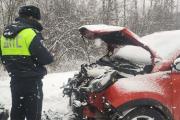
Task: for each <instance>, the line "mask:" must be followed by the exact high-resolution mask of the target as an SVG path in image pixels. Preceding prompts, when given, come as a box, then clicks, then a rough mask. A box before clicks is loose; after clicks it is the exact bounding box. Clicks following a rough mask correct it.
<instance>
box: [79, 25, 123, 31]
mask: <svg viewBox="0 0 180 120" xmlns="http://www.w3.org/2000/svg"><path fill="white" fill-rule="evenodd" d="M81 28H86V29H88V30H90V31H101V32H106V31H120V30H123V29H124V27H119V26H113V25H105V24H97V25H84V26H81V27H80V28H79V29H81Z"/></svg>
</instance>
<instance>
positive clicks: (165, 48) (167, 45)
mask: <svg viewBox="0 0 180 120" xmlns="http://www.w3.org/2000/svg"><path fill="white" fill-rule="evenodd" d="M141 39H142V41H143V42H144V43H145V44H147V45H148V46H150V48H152V49H154V50H155V51H156V52H157V53H158V54H159V55H160V57H162V58H165V59H166V58H168V57H171V56H172V53H174V52H175V51H177V50H180V30H174V31H163V32H156V33H153V34H150V35H147V36H144V37H142V38H141Z"/></svg>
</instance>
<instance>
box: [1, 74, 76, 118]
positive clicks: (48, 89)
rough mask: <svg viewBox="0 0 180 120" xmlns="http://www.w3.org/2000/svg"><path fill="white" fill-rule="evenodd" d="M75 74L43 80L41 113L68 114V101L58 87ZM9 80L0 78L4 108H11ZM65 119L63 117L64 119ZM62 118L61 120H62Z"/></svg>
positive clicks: (56, 75)
mask: <svg viewBox="0 0 180 120" xmlns="http://www.w3.org/2000/svg"><path fill="white" fill-rule="evenodd" d="M74 74H75V72H74V71H73V72H66V73H53V74H48V75H47V76H45V78H44V79H43V91H44V101H43V111H44V112H45V113H46V114H48V115H49V114H57V113H58V115H61V116H62V117H64V115H66V114H68V112H69V109H68V102H67V101H68V99H67V97H63V94H62V89H60V87H62V86H63V84H65V83H67V80H68V78H70V77H73V75H74ZM9 82H10V78H9V77H8V76H4V77H0V103H2V104H4V105H5V107H6V108H8V109H10V107H11V93H10V87H9V86H10V84H9ZM53 116H54V115H53ZM64 118H65V117H64ZM64 118H63V120H64Z"/></svg>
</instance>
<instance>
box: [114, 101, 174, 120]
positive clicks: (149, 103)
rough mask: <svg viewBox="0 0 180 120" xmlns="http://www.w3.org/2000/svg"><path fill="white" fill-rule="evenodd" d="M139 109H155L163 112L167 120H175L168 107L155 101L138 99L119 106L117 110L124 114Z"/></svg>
mask: <svg viewBox="0 0 180 120" xmlns="http://www.w3.org/2000/svg"><path fill="white" fill-rule="evenodd" d="M139 107H153V108H154V109H156V110H157V111H159V112H161V113H162V114H163V115H164V116H165V117H166V118H167V120H174V118H173V115H172V113H171V112H170V110H169V109H168V108H167V107H166V106H164V105H163V104H161V103H160V102H159V101H157V100H153V99H138V100H132V101H129V102H127V103H125V104H123V105H121V106H119V107H118V108H117V112H118V113H123V112H124V111H128V110H130V109H132V110H133V109H136V108H139ZM129 112H130V111H129Z"/></svg>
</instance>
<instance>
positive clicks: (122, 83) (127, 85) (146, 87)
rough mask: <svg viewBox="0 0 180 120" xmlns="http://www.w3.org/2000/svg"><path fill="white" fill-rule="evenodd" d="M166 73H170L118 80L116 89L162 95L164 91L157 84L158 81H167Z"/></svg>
mask: <svg viewBox="0 0 180 120" xmlns="http://www.w3.org/2000/svg"><path fill="white" fill-rule="evenodd" d="M168 73H170V71H166V72H158V73H152V74H146V75H145V76H144V75H137V76H134V77H130V78H122V79H119V82H118V84H116V87H118V88H121V89H122V90H123V91H124V92H154V93H157V92H158V93H160V94H164V90H163V88H161V86H160V85H159V84H158V81H160V80H167V79H169V75H168ZM157 78H158V80H157ZM121 92H122V91H121Z"/></svg>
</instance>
